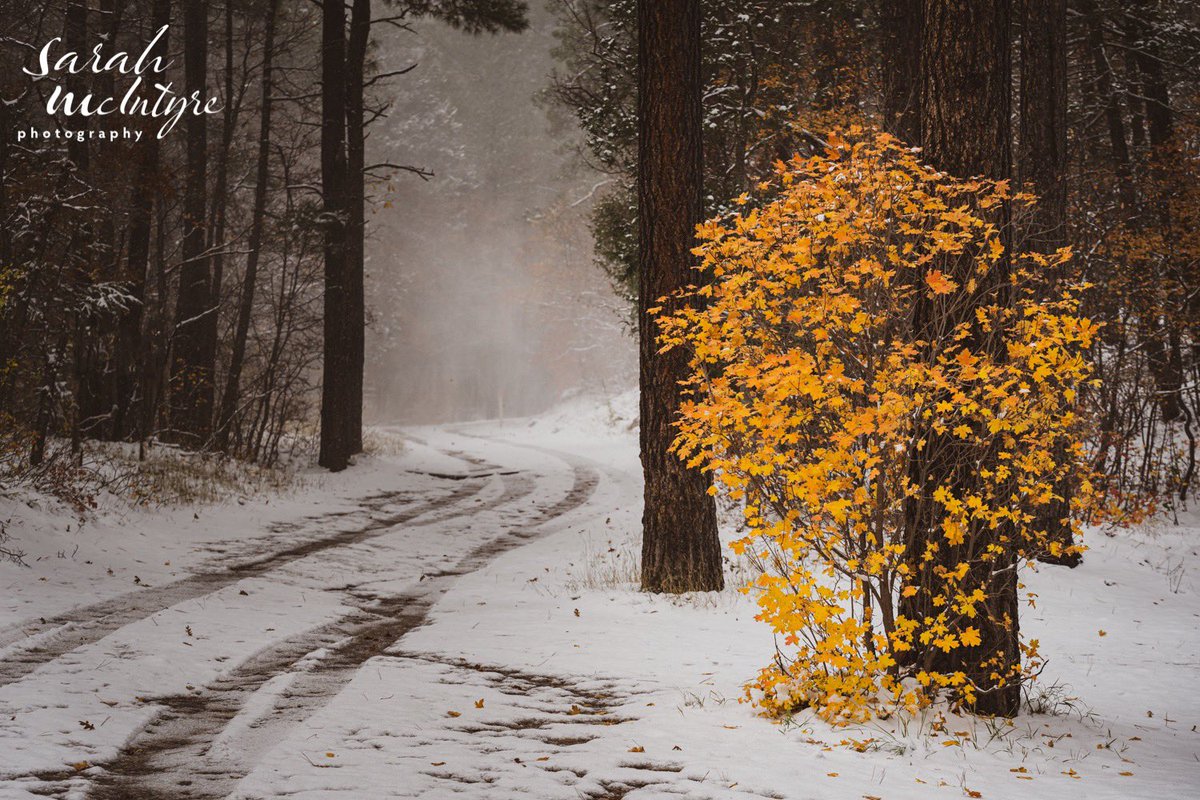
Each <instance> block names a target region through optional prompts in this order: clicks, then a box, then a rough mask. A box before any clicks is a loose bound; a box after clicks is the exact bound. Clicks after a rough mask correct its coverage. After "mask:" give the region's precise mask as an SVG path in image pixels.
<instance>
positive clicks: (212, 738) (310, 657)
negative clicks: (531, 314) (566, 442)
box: [41, 443, 600, 800]
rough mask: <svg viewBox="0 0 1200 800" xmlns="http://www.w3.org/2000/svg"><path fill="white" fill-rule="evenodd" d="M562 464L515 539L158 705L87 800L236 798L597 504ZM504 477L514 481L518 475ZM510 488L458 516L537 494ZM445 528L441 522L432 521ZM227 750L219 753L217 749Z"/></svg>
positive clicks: (579, 468)
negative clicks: (286, 745)
mask: <svg viewBox="0 0 1200 800" xmlns="http://www.w3.org/2000/svg"><path fill="white" fill-rule="evenodd" d="M505 444H509V443H505ZM539 449H540V448H539ZM558 457H559V458H562V459H563V460H564V461H568V464H570V466H571V469H572V472H573V482H572V486H571V489H570V490H569V491H568V492H567V494H566V495H565V496H564V497H563V498H562V499H561V500H558V501H557V502H555V503H552V504H550V505H546V506H543V507H540V508H536V509H529V511H530V512H531V513H528V514H525V513H521V515H520V516H519V517H518V518H516V519H515V520H514V521H513V522H511V523H509V530H508V531H506V532H505V533H504V534H502V535H501V536H499V537H496V538H495V539H492V540H489V541H488V542H486V543H484V544H482V545H480V546H478V547H476V548H474V549H472V550H471V551H469V552H468V553H466V554H465V555H464V556H463V557H462V558H461V559H459V561H458V562H457V563H456V564H455V566H454V567H452V568H451V569H448V570H444V571H442V572H439V573H437V574H435V575H432V576H428V575H427V576H423V578H422V580H421V581H420V582H419V583H418V584H417V585H416V586H414V588H413V589H412V590H411V591H409V592H405V593H403V594H400V595H394V596H390V597H384V598H379V599H378V600H376V601H375V602H374V604H372V605H369V606H364V607H362V608H360V609H358V610H357V611H355V612H354V613H352V614H350V615H347V616H346V617H343V618H342V619H340V620H337V621H336V622H333V623H330V624H328V625H324V626H321V627H320V628H317V629H315V630H312V631H309V632H307V633H305V634H303V635H301V636H297V637H294V638H292V639H289V640H285V641H282V642H279V643H277V644H274V645H272V646H271V647H269V648H267V649H266V650H264V651H261V652H260V653H259V654H257V655H256V656H254V657H252V658H251V659H250V660H248V661H246V662H244V663H243V664H241V665H239V666H238V667H236V668H235V669H234V670H232V671H231V672H229V673H227V675H226V676H224V677H222V678H221V679H219V680H217V681H215V682H213V683H212V684H210V685H209V686H208V687H206V688H204V689H203V690H198V691H196V692H193V693H191V694H187V695H179V696H174V697H168V698H161V699H156V700H155V702H156V703H160V704H162V705H163V706H165V710H164V712H163V713H162V715H161V716H160V717H159V718H158V719H156V720H155V721H154V722H153V723H151V725H149V726H148V727H147V728H146V730H145V731H143V733H142V734H140V735H139V736H137V737H136V738H135V739H134V740H133V741H132V742H131V743H130V744H129V745H128V746H127V747H126V749H125V751H124V752H123V754H122V755H121V757H120V758H118V759H117V760H116V761H114V762H112V763H110V764H107V765H104V766H105V769H106V772H105V774H104V775H103V776H100V777H99V778H98V779H96V782H95V784H94V786H93V789H92V791H91V792H90V793H88V795H87V796H88V797H89V798H90V800H219V799H220V798H225V797H228V795H229V794H230V793H231V792H232V791H233V790H234V788H235V787H236V785H237V782H238V781H240V780H241V779H242V778H243V777H245V775H246V774H248V772H249V771H250V769H252V768H253V766H254V765H255V763H256V761H257V759H258V758H259V757H260V756H261V755H263V754H264V753H265V752H266V751H267V750H268V749H269V748H270V747H271V746H273V745H274V744H276V743H277V742H278V741H279V740H280V739H282V738H283V735H284V733H285V732H286V730H287V729H288V728H290V727H292V726H294V725H297V724H299V723H301V722H303V721H304V720H305V719H307V718H308V717H309V716H311V715H312V714H313V713H315V712H316V711H317V710H319V709H320V708H321V707H323V706H324V705H325V704H326V703H327V702H329V701H330V700H331V699H332V698H333V697H334V696H335V695H336V694H337V693H338V692H340V691H341V690H342V688H343V687H345V686H346V684H348V683H349V682H350V680H351V679H352V678H353V677H354V675H355V674H356V673H357V672H358V670H359V668H360V667H362V665H363V664H364V663H365V662H366V661H368V660H369V659H371V658H373V657H375V656H379V655H383V654H384V652H385V651H386V650H388V649H389V648H390V647H392V646H393V645H394V644H395V643H396V642H397V641H399V640H400V639H401V638H402V637H403V636H404V635H405V634H406V633H408V632H409V631H411V630H413V629H414V628H417V627H419V626H420V625H422V624H424V622H425V619H426V617H427V615H428V613H429V610H430V609H431V608H432V607H433V605H434V603H436V602H437V600H438V599H439V598H440V597H441V596H442V595H443V594H445V593H446V591H447V590H448V589H449V588H450V586H451V585H452V584H453V582H454V580H455V579H456V578H458V577H460V576H462V575H465V574H467V573H470V572H473V571H475V570H477V569H480V568H481V567H483V566H485V565H486V564H487V563H489V562H490V561H492V560H493V559H494V558H496V557H498V556H500V555H501V554H503V553H505V552H507V551H509V550H512V549H514V548H516V547H519V546H521V545H522V544H525V543H528V542H530V541H533V540H534V539H536V538H538V537H539V536H542V535H544V534H545V533H547V532H548V531H546V530H545V529H544V526H546V525H547V524H548V523H550V522H552V521H554V520H555V519H557V518H559V517H561V516H563V515H564V514H567V513H568V512H570V511H572V510H574V509H576V508H579V507H580V506H582V505H583V504H584V503H586V502H587V501H588V499H589V498H590V497H591V495H592V493H593V492H594V490H595V488H596V486H597V485H598V484H599V480H600V476H599V473H598V472H597V471H596V470H595V469H593V468H592V467H591V466H588V465H583V464H576V463H572V461H573V460H568V459H567V458H566V457H564V456H562V455H559V456H558ZM501 475H502V477H504V478H505V479H506V481H507V479H508V477H510V476H511V475H512V473H509V474H508V475H504V474H503V473H501ZM511 483H512V484H513V485H512V486H510V487H508V488H507V489H506V491H505V492H504V495H503V496H501V497H500V498H497V499H496V500H494V501H492V502H489V503H486V504H481V505H480V506H476V507H474V508H469V509H464V510H463V512H462V514H459V515H453V516H461V515H474V514H477V513H479V512H482V511H488V510H491V509H492V508H496V507H498V506H501V505H504V504H509V503H512V502H513V501H514V500H517V499H520V498H521V497H523V496H525V495H528V494H529V493H531V492H532V489H533V486H532V485H531V484H529V483H528V481H518V480H514V481H511ZM521 511H522V512H524V509H522V510H521ZM449 518H451V517H450V516H447V517H446V519H449ZM437 521H442V520H430V521H429V522H430V523H432V522H437ZM422 524H427V523H422ZM288 673H291V674H290V676H289V678H290V680H289V681H288V683H287V685H286V687H285V688H284V689H283V690H282V691H281V692H280V694H279V696H278V697H277V698H274V699H273V700H272V701H271V704H270V708H269V710H267V711H266V712H265V713H262V714H260V715H259V716H258V718H256V719H254V720H252V721H250V723H249V725H248V726H245V728H244V729H243V730H240V731H237V732H235V733H233V734H232V735H230V736H225V737H223V734H224V733H225V732H226V731H227V729H229V730H231V731H232V730H233V727H234V726H233V725H231V723H235V720H236V719H237V717H238V715H239V713H240V712H241V711H242V710H243V709H245V708H246V706H247V703H248V702H250V701H251V699H252V698H253V697H254V695H255V693H256V692H258V691H259V690H260V689H262V688H263V687H264V685H265V684H267V682H268V681H270V680H272V679H273V678H276V677H278V676H281V675H286V674H288ZM218 743H219V745H220V747H219V748H214V745H215V744H218ZM215 750H219V752H215ZM41 777H43V778H44V779H47V780H55V779H57V780H65V779H67V778H68V776H67V775H58V776H41ZM50 791H51V792H53V791H54V790H53V789H50Z"/></svg>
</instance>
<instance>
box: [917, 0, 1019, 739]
mask: <svg viewBox="0 0 1200 800" xmlns="http://www.w3.org/2000/svg"><path fill="white" fill-rule="evenodd" d="M920 41H921V98H922V107H921V115H920V119H921V143H922V146H923V147H924V149H925V150H924V152H925V157H926V158H927V159H928V160H929V161H930V163H932V164H933V165H934V166H935V167H937V168H938V169H941V170H944V171H946V172H948V173H950V174H952V175H954V176H956V177H959V178H968V177H973V176H982V177H987V178H993V179H1007V178H1008V177H1009V174H1010V171H1011V131H1010V129H1009V126H1010V119H1009V117H1010V110H1011V79H1012V64H1011V50H1010V48H1011V39H1010V17H1009V0H923V16H922V34H921V39H920ZM1007 214H1008V211H1007V209H1001V210H1000V211H999V213H998V215H997V218H996V219H995V220H994V221H995V222H996V223H997V224H998V225H1000V226H1002V229H1004V228H1007V222H1008V219H1007ZM960 258H962V259H963V260H961V261H960V260H958V259H955V258H949V259H947V261H946V263H945V264H943V265H942V269H943V270H944V271H946V272H947V273H948V274H951V275H963V274H964V273H965V272H966V270H967V269H969V268H970V265H969V259H970V255H964V256H962V257H960ZM989 277H990V278H991V280H990V281H988V285H987V286H980V287H979V288H978V296H977V297H978V300H977V302H978V304H992V303H996V302H1000V303H1004V302H1006V295H1007V292H1006V291H1005V287H1006V286H1007V281H1008V270H1007V268H1006V265H1005V264H1004V263H1003V262H1002V263H1000V264H997V265H996V266H995V267H993V269H992V270H991V272H990V273H989ZM960 283H962V284H964V285H965V281H960ZM921 297H924V295H921ZM918 302H919V303H920V305H921V306H925V305H926V304H925V303H924V302H923V301H918ZM972 314H973V312H972V310H971V309H967V310H966V311H965V312H964V318H963V319H952V320H941V319H938V320H935V319H932V312H931V309H930V308H928V307H926V308H921V307H919V308H918V313H917V315H916V316H917V319H918V321H919V323H920V324H936V325H938V326H939V327H941V328H942V329H951V328H952V327H953V326H955V325H957V324H958V323H960V322H964V321H968V320H969V319H971V318H973V317H968V316H966V315H972ZM926 442H927V443H926V446H925V448H924V450H923V451H922V452H921V454H920V456H919V457H916V458H914V462H915V463H917V464H918V469H917V470H916V472H915V474H916V475H918V476H919V478H920V480H919V481H918V482H917V488H918V494H917V496H916V497H914V498H913V499H912V501H910V503H909V512H908V514H907V520H908V522H909V524H910V530H909V531H908V533H909V537H908V539H909V542H908V544H909V546H910V547H911V548H912V549H910V550H909V551H908V552H909V553H910V554H911V555H910V557H911V558H912V559H913V563H912V565H911V566H913V567H914V568H915V569H916V570H917V571H918V572H919V573H922V572H923V573H926V580H927V581H929V582H930V583H936V582H937V581H939V580H940V579H939V578H937V577H935V576H933V575H930V574H928V573H929V571H930V570H931V567H930V566H929V565H928V564H925V563H922V559H921V556H922V554H923V553H924V550H925V547H924V545H925V543H926V542H937V543H938V544H939V546H940V549H939V551H938V558H937V560H938V561H940V562H941V563H942V564H943V565H947V564H948V565H950V568H953V567H954V566H955V565H957V564H958V563H960V562H963V561H966V562H968V563H974V564H975V565H976V566H975V567H973V569H972V570H971V573H970V574H969V575H968V577H967V579H966V580H968V581H970V583H971V585H972V586H979V587H980V588H982V589H983V590H984V592H985V593H986V595H987V600H986V608H987V611H986V613H985V614H981V615H980V616H979V617H978V618H976V619H975V620H973V621H972V622H973V623H974V624H975V625H976V627H978V628H979V630H980V635H981V637H982V643H981V644H980V645H979V646H978V647H963V648H959V649H957V650H953V651H952V652H951V653H948V654H947V653H943V652H942V651H941V650H938V649H936V648H934V649H931V650H930V651H929V652H927V653H926V654H925V655H924V658H925V663H927V664H928V665H929V666H931V667H932V668H934V669H936V670H937V671H939V672H943V673H953V672H957V671H962V672H964V673H965V674H966V675H967V678H968V679H969V680H970V681H971V682H972V684H973V685H974V686H975V687H976V692H977V701H976V705H975V708H976V710H977V711H979V712H981V713H985V714H1001V715H1004V716H1013V715H1015V714H1016V713H1017V711H1018V709H1019V706H1020V699H1021V695H1020V683H1019V682H1018V681H1016V680H1014V676H1013V675H1012V671H1013V670H1014V669H1015V668H1019V665H1020V649H1019V646H1018V643H1019V638H1018V634H1019V631H1018V597H1017V575H1016V567H1017V564H1016V559H1015V557H1014V556H1013V554H1012V552H1011V551H1012V549H1013V548H1014V546H1015V544H1014V542H1013V541H1012V538H1013V537H1012V533H1011V532H1010V531H1006V530H1005V529H1000V530H996V531H978V532H974V533H975V534H976V535H970V536H968V537H967V539H966V542H965V543H964V544H963V545H960V546H957V547H955V546H950V545H949V544H948V542H946V541H944V540H941V529H942V528H941V519H940V516H941V514H940V506H939V505H938V504H937V503H936V502H934V501H933V500H932V495H933V491H934V489H935V488H936V487H938V486H949V487H952V488H960V489H961V488H966V487H970V486H971V485H973V483H974V482H975V481H977V480H978V477H977V476H978V466H977V464H976V462H977V461H979V460H982V461H983V463H987V460H988V458H989V454H988V453H980V452H964V450H963V448H962V446H961V444H960V443H957V442H956V441H955V439H954V437H953V436H952V435H951V434H949V433H947V434H945V435H941V436H939V435H937V434H936V433H935V432H934V431H933V430H932V429H931V430H929V431H928V432H927V438H926ZM990 544H999V545H1000V546H1001V548H1002V549H1003V550H1004V551H1005V553H1006V554H1005V555H1003V556H997V557H995V558H994V559H993V560H990V561H986V560H981V556H983V554H984V553H985V552H986V548H987V546H988V545H990ZM967 591H970V588H969V587H968V588H967ZM990 659H994V665H989V666H984V665H983V662H984V661H986V660H990ZM997 674H999V675H1001V676H1003V677H1002V678H1001V679H1000V680H997V678H996V677H995V676H996V675H997Z"/></svg>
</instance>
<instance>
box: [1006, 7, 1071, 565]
mask: <svg viewBox="0 0 1200 800" xmlns="http://www.w3.org/2000/svg"><path fill="white" fill-rule="evenodd" d="M1020 8H1021V112H1020V131H1021V135H1020V146H1021V149H1020V154H1019V157H1018V159H1017V167H1018V171H1019V179H1018V181H1017V183H1018V185H1020V186H1021V187H1023V188H1026V189H1029V190H1030V191H1032V192H1033V193H1034V194H1036V195H1037V196H1038V203H1037V207H1036V208H1035V210H1034V214H1033V216H1032V217H1031V218H1030V220H1029V223H1028V224H1027V226H1026V229H1025V231H1024V234H1025V246H1026V247H1027V248H1029V249H1030V250H1033V251H1035V252H1039V253H1045V254H1051V253H1054V252H1056V251H1058V249H1059V248H1061V247H1064V246H1066V244H1067V2H1066V0H1021V5H1020ZM1050 277H1051V279H1052V284H1051V285H1054V284H1056V283H1057V282H1058V278H1059V277H1061V276H1059V275H1052V276H1050ZM1055 455H1056V457H1057V458H1058V460H1059V461H1060V462H1062V461H1065V460H1066V459H1067V457H1068V456H1067V452H1066V448H1065V447H1059V448H1058V449H1057V451H1056V454H1055ZM1054 493H1055V495H1056V496H1057V498H1058V499H1056V500H1054V501H1053V502H1051V503H1050V505H1049V506H1048V507H1047V508H1046V509H1044V510H1043V511H1042V513H1040V514H1039V518H1038V521H1037V524H1038V525H1039V526H1040V527H1043V528H1044V529H1045V530H1046V533H1047V535H1048V537H1049V539H1050V541H1052V542H1057V543H1058V544H1060V545H1062V546H1063V547H1069V546H1071V545H1072V544H1074V539H1073V537H1072V535H1071V522H1070V516H1071V497H1072V495H1073V493H1074V486H1073V483H1072V481H1071V480H1070V479H1069V478H1068V479H1064V480H1059V481H1057V482H1056V483H1055V487H1054ZM1041 560H1042V561H1044V562H1046V563H1052V564H1062V565H1065V566H1068V567H1075V566H1078V565H1079V563H1080V556H1079V554H1078V553H1070V554H1063V555H1059V556H1054V555H1051V554H1049V553H1046V554H1043V555H1042V556H1041Z"/></svg>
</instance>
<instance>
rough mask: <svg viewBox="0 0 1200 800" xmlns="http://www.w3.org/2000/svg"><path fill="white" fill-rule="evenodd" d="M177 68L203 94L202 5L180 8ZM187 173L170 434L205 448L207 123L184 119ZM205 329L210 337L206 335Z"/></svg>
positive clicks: (208, 388)
mask: <svg viewBox="0 0 1200 800" xmlns="http://www.w3.org/2000/svg"><path fill="white" fill-rule="evenodd" d="M183 29H184V36H183V40H184V42H183V65H184V84H185V89H186V91H187V93H188V94H189V95H190V94H191V93H192V92H199V93H200V94H201V96H203V95H204V93H205V79H206V77H207V71H208V4H207V3H205V2H202V1H201V0H187V1H186V2H185V3H184V6H183ZM186 124H187V130H186V136H187V170H186V185H185V187H184V198H183V265H182V267H181V268H180V271H179V302H178V305H177V306H176V311H175V335H174V337H173V346H174V352H173V355H172V362H173V363H172V368H171V429H172V430H171V434H172V438H174V439H175V440H177V441H179V442H180V443H183V444H188V445H191V446H203V445H204V444H206V443H207V441H208V438H209V435H210V433H211V427H212V415H213V368H214V365H215V364H214V362H215V360H216V338H215V332H216V328H215V327H213V328H211V329H210V328H209V326H208V317H209V315H211V314H215V313H216V308H215V304H214V298H213V293H212V274H211V271H210V264H209V257H208V253H207V244H208V237H207V235H206V231H205V228H206V220H207V209H208V202H207V201H208V120H207V117H206V116H205V115H195V114H190V115H188V117H187V123H186ZM210 330H211V332H210Z"/></svg>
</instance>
